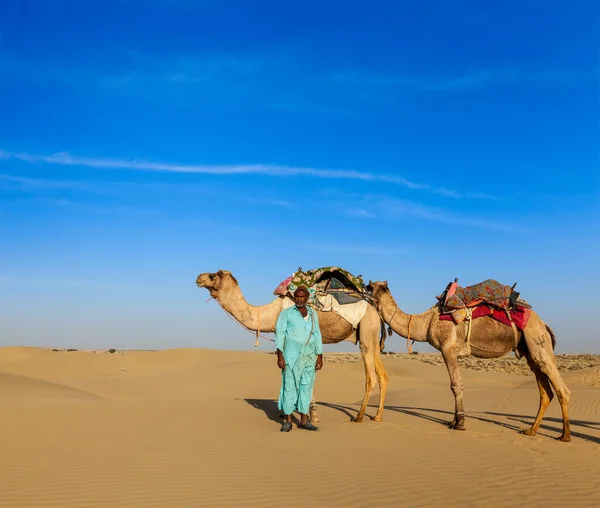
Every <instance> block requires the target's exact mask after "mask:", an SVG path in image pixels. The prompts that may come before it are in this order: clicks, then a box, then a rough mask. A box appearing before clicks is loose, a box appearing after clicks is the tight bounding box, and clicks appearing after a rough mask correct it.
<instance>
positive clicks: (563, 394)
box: [525, 330, 571, 441]
mask: <svg viewBox="0 0 600 508" xmlns="http://www.w3.org/2000/svg"><path fill="white" fill-rule="evenodd" d="M531 335H532V334H527V333H526V334H525V340H526V341H527V348H528V349H529V355H530V356H531V361H532V362H533V363H534V364H535V366H536V368H538V369H539V370H540V371H541V372H542V374H545V375H546V376H547V377H548V380H549V381H550V384H551V385H552V388H554V391H555V392H556V395H557V396H558V401H559V402H560V408H561V410H562V417H563V431H562V435H561V436H560V437H559V438H558V440H559V441H570V440H571V428H570V424H569V398H570V396H571V392H570V391H569V389H568V388H567V385H566V384H565V382H564V381H563V379H562V376H561V375H560V372H559V371H558V366H557V365H556V359H555V357H554V352H553V351H552V345H551V339H550V337H548V336H547V334H546V330H544V332H543V333H542V334H540V335H539V336H538V337H537V338H535V336H534V337H532V336H531Z"/></svg>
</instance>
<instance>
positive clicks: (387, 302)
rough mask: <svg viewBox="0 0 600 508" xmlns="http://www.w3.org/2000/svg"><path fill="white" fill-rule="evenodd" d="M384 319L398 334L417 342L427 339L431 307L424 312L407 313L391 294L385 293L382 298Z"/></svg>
mask: <svg viewBox="0 0 600 508" xmlns="http://www.w3.org/2000/svg"><path fill="white" fill-rule="evenodd" d="M380 303H381V310H382V316H383V319H384V321H385V322H386V323H387V324H388V326H389V327H390V328H391V329H392V330H394V332H396V333H397V334H398V335H400V336H401V337H404V338H408V337H409V336H410V338H411V339H412V340H414V341H416V342H426V341H427V324H428V322H429V319H428V315H429V313H430V312H431V309H429V310H428V311H426V312H424V313H422V314H407V313H406V312H404V311H403V310H402V309H401V308H400V307H399V306H398V305H397V304H396V302H395V301H394V298H393V297H392V296H391V295H384V296H383V297H382V298H381V300H380Z"/></svg>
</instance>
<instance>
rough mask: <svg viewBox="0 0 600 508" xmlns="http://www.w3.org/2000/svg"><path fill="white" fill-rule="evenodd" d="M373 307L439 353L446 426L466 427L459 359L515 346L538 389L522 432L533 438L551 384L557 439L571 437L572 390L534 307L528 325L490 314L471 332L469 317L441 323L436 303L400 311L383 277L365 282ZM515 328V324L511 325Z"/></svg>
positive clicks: (490, 354)
mask: <svg viewBox="0 0 600 508" xmlns="http://www.w3.org/2000/svg"><path fill="white" fill-rule="evenodd" d="M367 289H368V290H369V291H371V293H372V297H373V300H374V305H375V307H376V308H377V310H378V311H379V312H380V314H381V316H382V317H383V320H384V321H385V322H386V323H387V324H388V326H389V327H390V328H391V329H392V330H393V331H395V332H396V333H397V334H398V335H400V336H401V337H404V338H407V339H408V338H410V339H412V340H415V341H418V342H428V343H429V344H431V345H432V346H433V347H434V348H436V349H437V350H438V351H440V352H441V353H442V357H443V358H444V362H445V364H446V368H447V369H448V374H449V375H450V388H451V390H452V393H453V394H454V401H455V409H454V419H453V420H452V422H450V423H449V424H448V426H449V427H450V428H451V429H454V430H464V429H465V413H464V409H463V382H462V378H461V375H460V371H459V368H458V360H457V359H458V358H460V357H465V356H470V355H472V356H475V357H477V358H499V357H501V356H504V355H505V354H506V353H508V352H509V351H511V350H515V354H516V356H517V358H519V359H520V358H521V356H524V357H525V358H526V359H527V364H528V365H529V368H530V369H531V370H532V371H533V374H534V375H535V379H536V381H537V385H538V388H539V391H540V405H539V409H538V413H537V416H536V417H535V421H534V422H533V424H532V425H531V428H529V429H524V430H522V431H521V432H522V433H523V434H525V435H527V436H534V435H535V434H536V433H537V431H538V429H539V427H540V424H541V422H542V418H543V417H544V413H545V412H546V408H547V407H548V405H549V404H550V402H551V400H552V399H553V397H554V394H553V393H552V390H551V386H552V388H554V391H555V392H556V393H557V395H558V400H559V402H560V407H561V410H562V417H563V430H562V435H561V436H560V437H559V438H558V440H560V441H570V440H571V431H570V428H569V416H568V405H569V396H570V391H569V389H568V388H567V386H566V384H565V383H564V381H563V379H562V377H561V375H560V373H559V371H558V367H557V365H556V358H555V357H554V346H555V344H556V339H555V337H554V332H553V331H552V330H551V329H550V327H549V326H548V325H546V324H545V323H544V322H543V321H542V320H541V319H540V317H539V316H538V315H537V314H536V313H535V312H534V311H533V310H532V311H531V314H530V317H529V321H528V323H527V326H526V327H525V329H524V330H523V331H522V332H519V331H518V330H517V329H516V327H514V328H513V327H509V326H507V325H505V324H502V323H500V322H498V321H496V320H494V319H493V318H491V317H487V316H483V317H479V318H477V319H473V320H472V321H471V324H470V327H471V330H470V335H469V323H468V322H467V321H465V322H463V323H460V324H454V322H453V321H441V320H440V319H439V318H440V305H439V303H438V304H436V305H434V306H433V307H431V308H430V309H429V310H427V311H425V312H423V313H422V314H415V315H410V314H406V313H405V312H403V311H402V310H401V309H400V308H399V307H398V305H397V304H396V301H395V300H394V298H393V297H392V294H391V293H390V290H389V289H388V286H387V281H383V282H381V281H378V282H369V284H368V286H367ZM513 326H514V325H513Z"/></svg>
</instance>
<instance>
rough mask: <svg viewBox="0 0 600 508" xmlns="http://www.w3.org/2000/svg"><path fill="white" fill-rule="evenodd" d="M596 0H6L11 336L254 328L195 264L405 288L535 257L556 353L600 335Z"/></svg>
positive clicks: (511, 269)
mask: <svg viewBox="0 0 600 508" xmlns="http://www.w3.org/2000/svg"><path fill="white" fill-rule="evenodd" d="M599 14H600V13H599V9H598V6H597V4H596V2H593V1H591V0H590V1H588V0H582V1H577V2H574V3H571V4H570V5H569V7H568V8H567V7H565V4H564V3H563V2H556V1H550V2H548V1H545V2H541V1H520V2H516V1H509V2H503V3H502V4H499V3H498V4H497V5H484V4H482V3H481V2H475V1H457V2H451V3H449V2H444V1H422V2H419V3H418V4H417V3H416V2H415V3H412V2H404V3H399V2H393V3H392V2H369V3H368V4H367V3H356V2H337V1H332V2H326V3H323V2H319V3H317V2H312V1H307V2H302V3H301V4H295V5H292V4H290V3H284V2H267V1H256V2H231V1H225V0H221V1H219V2H213V1H210V0H207V1H201V0H198V1H194V2H193V1H187V0H173V1H168V2H167V1H166V0H146V1H144V2H142V1H138V0H130V1H125V0H124V1H119V2H117V1H114V0H104V1H102V2H99V1H96V0H88V1H86V2H75V1H73V2H60V1H59V2H53V3H51V4H50V3H48V2H42V1H30V0H29V1H28V0H24V1H21V2H13V3H12V5H6V6H4V7H3V15H2V16H1V17H0V116H1V118H2V121H0V238H1V247H0V320H1V322H2V334H1V335H0V345H13V344H27V345H36V346H57V347H76V348H87V347H99V348H103V347H117V348H168V347H214V348H235V349H250V348H252V347H253V338H252V336H250V335H249V334H246V332H244V331H243V330H241V329H240V328H238V327H236V325H235V324H233V323H232V322H231V321H230V320H228V319H227V317H226V316H225V315H224V314H223V313H222V311H221V310H220V309H219V308H218V307H217V306H216V304H215V302H208V303H207V302H206V300H207V298H208V293H207V292H206V291H205V290H201V289H198V288H196V286H195V284H194V281H195V278H196V276H197V275H198V274H199V273H201V272H205V271H216V270H218V269H228V270H231V271H232V272H233V273H234V275H235V276H236V278H237V279H238V281H239V282H240V285H241V286H242V289H243V291H244V293H245V295H246V296H247V298H248V300H249V301H251V302H252V303H258V304H261V303H266V302H268V301H270V299H271V298H272V291H273V290H274V288H275V287H276V286H277V284H278V283H279V282H280V281H281V280H282V279H284V278H285V277H286V276H288V275H289V274H290V273H292V272H293V271H295V270H296V269H297V268H298V267H299V266H302V267H303V268H305V269H308V268H316V267H320V266H325V265H338V266H342V267H344V268H346V269H348V270H350V271H351V272H353V273H355V274H362V275H363V276H364V277H365V278H366V279H373V280H384V279H385V280H388V282H389V285H390V288H391V290H392V292H393V293H394V295H395V296H396V299H397V300H398V302H399V303H400V305H401V307H403V309H404V310H406V311H407V312H421V311H423V310H425V309H426V308H428V307H429V306H430V305H432V304H433V303H434V301H435V300H434V297H435V295H436V294H439V292H440V291H441V290H442V289H443V288H444V287H445V285H446V284H447V282H448V281H450V280H452V279H453V278H454V277H459V281H460V283H461V284H463V285H471V284H475V283H477V282H480V281H481V280H484V279H487V278H495V279H497V280H499V281H501V282H503V283H505V284H511V285H512V284H513V283H514V282H518V286H517V288H518V289H519V290H520V291H521V294H522V296H523V297H524V298H525V299H527V300H528V301H529V302H530V303H531V304H532V305H533V307H534V309H535V310H536V311H538V313H539V314H540V315H541V316H542V318H543V319H544V320H545V321H546V322H548V324H549V325H550V326H552V327H553V328H554V329H555V331H556V333H557V336H558V341H559V342H558V347H557V351H558V352H563V353H564V352H573V353H575V352H596V353H598V352H600V346H599V344H600V342H599V341H598V339H599V335H600V334H599V333H598V324H597V322H596V320H595V318H594V315H595V314H596V313H597V305H598V303H597V302H598V298H597V288H598V286H599V283H600V277H599V269H598V260H599V259H600V245H599V240H598V239H599V238H600V234H599V233H600V227H599V225H600V220H599V219H600V156H599V140H600V127H599V113H600V107H599V68H598V66H599V51H598V48H599V38H598V35H599V22H598V19H599V16H598V15H599ZM270 347H271V345H270V344H269V343H263V344H262V345H261V349H269V348H270ZM403 347H404V346H403V341H402V340H400V339H399V338H398V337H397V336H395V338H393V339H390V340H389V341H388V348H389V349H391V350H396V351H398V350H403ZM342 349H344V350H347V349H348V348H347V347H345V346H342V347H337V350H342ZM329 350H335V348H334V347H332V348H329ZM420 350H421V351H430V350H431V349H429V347H428V346H420Z"/></svg>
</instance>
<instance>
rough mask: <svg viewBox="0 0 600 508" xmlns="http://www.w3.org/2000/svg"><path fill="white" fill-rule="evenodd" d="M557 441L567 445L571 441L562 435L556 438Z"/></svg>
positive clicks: (569, 437)
mask: <svg viewBox="0 0 600 508" xmlns="http://www.w3.org/2000/svg"><path fill="white" fill-rule="evenodd" d="M556 440H557V441H562V442H563V443H568V442H569V441H571V436H565V435H564V434H563V435H562V436H560V437H557V438H556Z"/></svg>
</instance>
